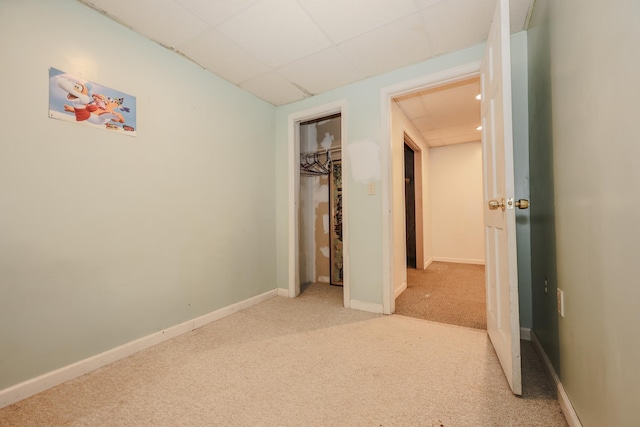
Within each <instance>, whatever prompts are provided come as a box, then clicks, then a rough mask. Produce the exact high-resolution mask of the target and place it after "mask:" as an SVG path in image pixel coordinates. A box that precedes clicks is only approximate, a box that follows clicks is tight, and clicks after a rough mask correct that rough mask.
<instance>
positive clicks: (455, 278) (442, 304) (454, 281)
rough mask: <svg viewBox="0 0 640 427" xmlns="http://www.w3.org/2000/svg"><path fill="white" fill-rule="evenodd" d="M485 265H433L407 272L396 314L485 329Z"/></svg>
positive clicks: (443, 263)
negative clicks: (405, 284)
mask: <svg viewBox="0 0 640 427" xmlns="http://www.w3.org/2000/svg"><path fill="white" fill-rule="evenodd" d="M485 300H486V295H485V277H484V266H483V265H477V264H456V263H450V262H433V263H431V265H430V266H429V267H428V268H427V269H426V270H416V269H414V268H408V269H407V289H406V290H405V291H404V292H403V293H402V294H400V296H399V297H398V298H397V299H396V314H402V315H404V316H409V317H416V318H419V319H425V320H432V321H434V322H441V323H447V324H450V325H458V326H466V327H468V328H476V329H484V330H486V329H487V313H486V302H485Z"/></svg>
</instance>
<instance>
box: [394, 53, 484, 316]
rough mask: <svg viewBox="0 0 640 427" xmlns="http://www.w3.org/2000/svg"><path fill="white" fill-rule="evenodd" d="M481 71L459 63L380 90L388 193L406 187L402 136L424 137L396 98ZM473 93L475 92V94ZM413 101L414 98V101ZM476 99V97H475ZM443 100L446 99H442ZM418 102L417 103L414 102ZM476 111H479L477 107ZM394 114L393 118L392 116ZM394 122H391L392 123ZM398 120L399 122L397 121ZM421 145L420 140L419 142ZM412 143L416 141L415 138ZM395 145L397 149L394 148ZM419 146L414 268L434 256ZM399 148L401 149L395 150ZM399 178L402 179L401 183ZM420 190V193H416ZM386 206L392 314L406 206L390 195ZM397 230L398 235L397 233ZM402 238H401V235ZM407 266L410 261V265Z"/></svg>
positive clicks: (402, 262) (425, 156) (403, 264)
mask: <svg viewBox="0 0 640 427" xmlns="http://www.w3.org/2000/svg"><path fill="white" fill-rule="evenodd" d="M479 71H480V62H473V63H469V64H466V65H462V66H460V67H456V68H453V69H449V70H446V71H443V72H440V73H434V74H431V75H428V76H425V77H424V78H423V79H419V80H413V81H409V82H403V83H400V84H398V85H395V86H392V87H389V88H386V89H383V90H382V91H381V104H382V107H383V109H382V110H381V111H382V112H383V113H384V116H383V117H382V120H383V127H384V128H386V130H387V131H388V134H389V138H390V142H391V143H390V147H389V149H388V150H385V151H383V155H384V156H386V160H385V159H383V161H385V162H386V164H389V165H393V168H392V169H391V170H390V173H389V175H388V179H389V186H390V188H391V190H392V191H391V194H397V192H400V193H401V194H402V193H404V187H405V182H406V181H405V178H404V176H403V175H402V176H401V177H399V176H398V175H399V174H398V172H397V167H398V163H397V161H396V160H394V159H395V158H397V157H396V156H398V155H400V156H403V151H404V135H405V134H409V135H410V137H411V139H414V134H418V136H417V137H416V138H415V139H421V140H422V139H424V138H422V137H420V135H419V133H420V132H419V131H418V130H417V127H416V126H415V124H414V123H412V122H411V121H410V119H409V118H407V117H405V122H403V120H401V119H398V117H397V115H396V111H394V110H398V107H397V106H396V105H395V102H394V99H397V98H399V97H402V96H406V95H410V94H413V93H415V92H419V91H433V92H438V91H439V89H438V88H440V87H442V86H446V85H453V86H456V85H457V84H461V82H463V81H465V80H468V79H473V78H476V79H477V77H478V76H479ZM474 96H475V94H474ZM414 101H415V100H414ZM474 101H476V102H477V100H474ZM442 102H446V101H444V100H442ZM416 104H419V103H416ZM477 111H479V110H477ZM392 115H393V120H392V119H391V117H392ZM476 120H477V121H478V122H479V120H480V118H479V114H478V116H477V119H476ZM392 122H393V123H392ZM399 123H400V124H399ZM478 125H479V123H476V124H475V125H474V128H473V131H474V132H476V129H475V128H476V127H477V126H478ZM432 130H433V131H435V132H437V131H438V130H437V129H435V128H433V129H432ZM480 139H481V137H478V138H477V139H476V141H479V140H480ZM419 142H420V144H422V141H419ZM414 143H416V144H417V142H416V141H414ZM394 147H396V148H394ZM421 148H422V154H421V155H420V156H419V158H420V159H421V161H422V163H423V168H424V172H423V174H424V177H423V178H421V181H423V184H424V187H425V188H424V191H419V190H416V197H423V200H422V203H423V204H424V214H423V220H424V232H423V234H424V239H423V242H418V244H420V243H423V258H422V260H420V259H418V262H417V270H421V269H424V268H425V267H428V266H429V265H430V264H431V263H432V262H434V261H435V259H434V252H433V247H432V244H431V239H432V236H431V234H432V233H433V231H434V230H433V227H432V218H431V210H430V204H429V203H430V202H431V194H430V191H429V184H428V182H427V181H428V180H427V179H426V177H427V176H428V174H429V172H428V170H427V169H428V165H429V153H428V152H429V150H430V148H431V147H428V146H425V147H421ZM398 150H400V151H398ZM402 174H404V167H403V170H402ZM400 181H402V182H401V183H400ZM418 193H419V194H418ZM384 202H385V206H386V207H384V208H383V211H384V213H385V214H387V212H388V213H389V214H388V216H386V217H385V218H383V220H384V221H385V222H386V223H388V224H391V226H390V227H388V228H385V230H384V231H385V232H386V233H385V234H384V235H383V239H384V241H385V242H387V243H385V247H388V248H389V252H388V253H389V255H388V256H387V257H385V270H386V271H388V272H389V276H388V278H387V280H385V283H386V286H385V292H384V294H383V297H384V299H383V309H384V312H385V313H393V312H395V297H396V296H398V295H399V294H400V293H401V292H400V293H399V292H398V291H399V290H402V283H401V280H402V278H405V280H406V277H407V275H406V268H407V265H408V264H407V259H406V258H405V257H402V258H401V259H400V258H398V257H397V256H394V255H393V254H397V252H398V251H399V250H401V251H402V252H405V250H406V247H402V248H399V246H398V245H399V244H400V242H401V244H402V246H405V245H406V241H405V238H406V234H405V233H406V232H407V231H406V224H403V223H404V222H405V221H406V209H405V204H404V201H403V203H402V204H401V205H399V204H397V203H396V201H395V196H394V198H389V199H387V200H385V201H384ZM463 203H464V200H458V201H457V202H456V203H454V204H452V205H450V206H448V208H449V209H451V210H456V209H459V208H460V205H461V204H463ZM399 222H400V223H401V224H402V226H401V227H399V226H397V225H396V224H398V223H399ZM399 233H400V235H398V234H399ZM403 237H404V238H403ZM445 261H453V260H445ZM409 265H410V264H409Z"/></svg>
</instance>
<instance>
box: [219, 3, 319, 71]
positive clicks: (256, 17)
mask: <svg viewBox="0 0 640 427" xmlns="http://www.w3.org/2000/svg"><path fill="white" fill-rule="evenodd" d="M218 30H219V31H221V32H222V33H223V34H225V35H226V36H227V37H229V38H230V39H231V40H232V41H234V42H235V43H237V44H238V45H240V46H242V47H243V48H245V49H246V50H247V51H249V52H251V53H252V54H254V55H255V56H257V57H258V58H260V59H261V60H262V61H263V62H265V63H267V64H269V65H271V66H273V67H280V66H281V65H284V64H286V63H289V62H292V61H295V60H297V59H300V58H303V57H305V56H308V55H310V54H311V53H315V52H318V51H320V50H323V49H326V48H327V47H329V46H330V45H331V43H330V42H329V40H328V39H327V38H326V36H325V35H324V34H323V33H322V31H320V29H319V28H318V27H317V26H316V24H315V23H314V22H313V21H311V19H310V18H309V16H308V15H307V14H306V13H305V12H304V10H302V8H301V7H300V6H299V5H298V3H296V2H295V0H261V1H260V2H258V3H256V4H255V5H253V6H252V7H250V8H249V9H247V10H245V11H243V12H241V13H240V14H238V15H236V16H234V17H233V18H231V19H230V20H228V21H226V22H224V23H223V24H221V25H220V26H219V27H218Z"/></svg>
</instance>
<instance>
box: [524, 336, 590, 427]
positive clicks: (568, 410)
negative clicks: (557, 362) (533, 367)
mask: <svg viewBox="0 0 640 427" xmlns="http://www.w3.org/2000/svg"><path fill="white" fill-rule="evenodd" d="M531 342H532V343H533V347H534V348H535V349H536V351H537V352H538V354H539V355H540V357H541V358H542V360H543V362H544V367H545V370H546V371H547V375H549V378H551V381H553V384H554V385H555V387H556V390H557V393H558V402H559V403H560V408H561V409H562V412H563V413H564V417H565V418H566V419H567V424H569V427H582V423H581V422H580V418H578V414H576V411H575V409H574V408H573V405H572V404H571V401H570V400H569V396H567V393H566V392H565V391H564V387H563V386H562V383H561V382H560V378H559V377H558V375H557V374H556V370H555V369H553V365H552V364H551V361H550V360H549V357H548V356H547V353H546V352H545V351H544V348H542V344H540V341H539V340H538V337H537V336H536V333H535V331H531Z"/></svg>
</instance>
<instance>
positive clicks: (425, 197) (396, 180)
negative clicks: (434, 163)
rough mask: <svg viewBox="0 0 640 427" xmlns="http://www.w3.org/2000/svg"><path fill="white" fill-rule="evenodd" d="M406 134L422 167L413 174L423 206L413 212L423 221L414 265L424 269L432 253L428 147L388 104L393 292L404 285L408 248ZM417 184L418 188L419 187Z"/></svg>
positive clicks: (405, 119) (399, 111)
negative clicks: (405, 166) (391, 184)
mask: <svg viewBox="0 0 640 427" xmlns="http://www.w3.org/2000/svg"><path fill="white" fill-rule="evenodd" d="M405 133H406V134H407V135H408V136H409V138H411V140H412V141H413V142H414V143H415V144H416V145H417V146H418V147H419V149H420V151H419V153H418V152H416V158H418V157H419V160H418V162H419V163H420V164H421V165H422V168H421V169H422V171H421V172H420V174H421V175H420V177H419V176H418V171H416V180H418V179H420V182H419V183H418V182H417V183H416V202H417V204H418V205H419V204H420V203H421V204H422V210H421V212H420V209H416V222H419V219H420V218H421V219H422V227H421V229H422V239H419V237H418V235H419V234H420V233H419V230H418V224H416V229H417V231H418V233H416V239H418V241H417V242H416V246H418V252H419V253H420V252H421V253H422V256H421V257H420V255H419V254H418V259H417V264H418V268H425V267H426V266H427V265H428V264H429V263H430V262H431V259H432V258H433V252H432V247H431V235H430V230H431V211H430V210H429V208H428V206H429V199H430V187H429V181H428V175H429V165H430V162H429V157H430V154H429V147H428V145H427V143H426V142H425V141H424V139H423V138H422V136H421V135H420V132H419V131H418V130H417V129H416V128H415V126H414V125H413V124H412V123H411V122H410V121H409V119H407V117H406V116H405V115H404V113H403V112H402V110H400V108H399V107H398V106H397V105H396V104H395V103H392V104H391V135H392V136H391V152H392V156H391V157H392V168H391V170H392V172H393V178H392V180H393V189H392V195H393V204H392V206H393V230H394V233H393V234H394V238H395V240H394V242H393V248H394V249H393V263H394V268H393V271H394V278H393V283H394V289H396V291H399V290H401V289H402V288H403V286H404V285H406V283H407V271H406V265H407V264H406V262H407V261H406V260H407V249H406V240H407V239H406V225H405V199H404V135H405ZM418 184H419V185H418ZM419 186H421V187H422V191H421V192H420V191H419V188H418V187H419Z"/></svg>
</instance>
